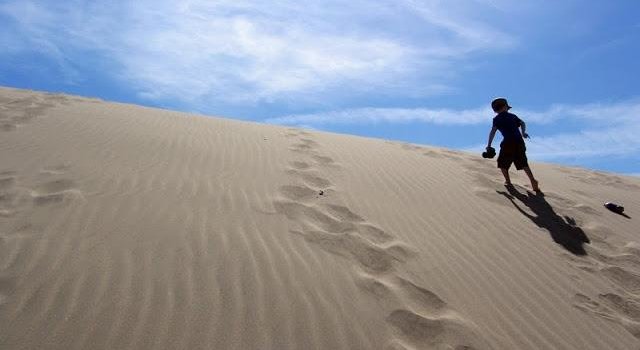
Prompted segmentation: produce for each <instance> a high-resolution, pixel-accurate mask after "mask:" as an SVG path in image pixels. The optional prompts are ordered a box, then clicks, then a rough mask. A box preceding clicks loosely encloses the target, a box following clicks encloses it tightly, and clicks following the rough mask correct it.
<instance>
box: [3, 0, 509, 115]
mask: <svg viewBox="0 0 640 350" xmlns="http://www.w3.org/2000/svg"><path fill="white" fill-rule="evenodd" d="M454 5H455V6H457V7H460V8H462V2H460V1H454V2H452V3H451V4H441V3H440V2H417V1H409V0H407V1H400V2H396V1H391V0H388V1H363V0H354V1H350V2H344V1H337V0H327V1H320V0H316V1H306V2H299V1H293V0H283V1H277V2H255V1H242V0H235V1H231V0H219V1H213V2H212V1H204V0H190V1H187V0H183V1H162V0H161V1H150V0H141V1H136V2H128V1H114V2H111V3H110V4H109V5H108V6H107V5H100V4H96V3H92V2H86V1H81V0H70V1H65V2H53V1H35V0H9V1H6V2H4V4H2V5H0V14H3V15H4V16H5V17H7V18H10V19H12V20H13V21H14V22H15V23H16V28H15V33H14V34H15V36H14V38H13V39H10V38H4V39H2V40H3V43H5V44H7V45H6V46H5V47H9V45H8V44H9V43H10V44H11V47H13V48H15V47H17V46H20V44H22V47H21V48H22V50H30V49H33V47H34V43H35V44H37V45H36V47H39V48H40V50H41V51H42V52H47V53H49V54H50V55H51V56H53V57H54V58H55V59H57V60H59V61H60V62H67V63H68V64H70V65H72V64H73V62H75V61H77V60H86V59H87V55H86V52H91V53H93V54H95V55H97V57H98V58H100V59H102V60H106V61H112V62H113V63H114V65H113V69H114V70H116V71H117V73H116V74H117V75H118V76H119V77H120V78H121V79H122V80H123V81H124V82H126V83H128V84H130V85H131V86H133V87H135V88H137V89H138V90H139V91H140V94H141V96H145V97H147V98H175V99H179V100H183V101H198V100H200V101H202V100H207V101H209V100H213V101H222V102H226V103H234V102H242V103H246V102H251V101H273V100H286V99H290V98H292V96H296V97H300V96H306V95H314V94H315V95H322V96H323V97H326V96H331V95H334V96H338V95H340V94H341V92H344V91H349V92H350V93H354V94H357V93H366V92H371V91H376V92H383V93H389V94H394V93H400V92H401V91H402V93H403V94H407V93H408V94H414V95H420V94H431V93H433V92H434V91H443V90H444V91H446V90H447V86H446V85H447V81H446V79H444V78H443V76H444V73H443V72H446V71H447V69H446V68H447V67H450V65H451V64H453V63H454V62H458V63H459V62H460V61H461V60H462V59H464V58H465V57H467V55H469V54H472V53H474V52H478V51H481V50H483V49H485V48H487V47H490V46H491V47H493V48H495V46H496V44H495V43H497V42H498V43H502V44H504V45H509V43H511V42H513V38H510V37H509V36H508V35H507V34H505V33H503V32H501V31H499V30H497V29H495V28H493V27H491V26H490V25H489V24H488V23H486V22H483V21H482V20H480V19H476V18H474V16H472V13H473V12H474V11H473V10H474V9H475V10H477V11H475V12H476V13H477V12H480V11H479V10H480V9H482V8H486V7H489V6H491V5H488V4H486V3H483V2H476V3H467V4H466V6H465V7H464V9H465V11H452V10H451V6H454ZM78 51H82V52H83V53H84V54H82V55H79V54H77V52H78ZM5 53H6V52H5ZM418 80H419V81H420V82H421V84H419V85H420V87H417V86H418V84H414V83H415V82H416V81H418ZM443 86H444V88H443Z"/></svg>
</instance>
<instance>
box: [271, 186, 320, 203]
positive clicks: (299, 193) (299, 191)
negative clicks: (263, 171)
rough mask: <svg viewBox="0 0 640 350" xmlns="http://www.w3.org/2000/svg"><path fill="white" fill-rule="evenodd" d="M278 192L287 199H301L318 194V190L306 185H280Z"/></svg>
mask: <svg viewBox="0 0 640 350" xmlns="http://www.w3.org/2000/svg"><path fill="white" fill-rule="evenodd" d="M280 193H281V194H282V195H283V196H284V197H285V198H287V199H291V200H295V201H301V200H306V199H311V198H314V197H316V196H318V191H316V190H314V189H312V188H309V187H307V186H296V185H286V186H282V187H280Z"/></svg>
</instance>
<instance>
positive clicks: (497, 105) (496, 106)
mask: <svg viewBox="0 0 640 350" xmlns="http://www.w3.org/2000/svg"><path fill="white" fill-rule="evenodd" d="M503 107H507V110H509V109H511V106H509V103H508V102H507V99H506V98H504V97H498V98H496V99H494V100H493V101H491V108H493V111H494V112H498V111H499V110H501V109H502V108H503Z"/></svg>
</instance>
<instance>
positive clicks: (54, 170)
mask: <svg viewBox="0 0 640 350" xmlns="http://www.w3.org/2000/svg"><path fill="white" fill-rule="evenodd" d="M69 168H70V166H69V165H68V164H59V165H55V166H51V167H44V168H43V169H42V170H40V173H41V174H44V175H62V174H64V173H65V172H66V171H67V170H69Z"/></svg>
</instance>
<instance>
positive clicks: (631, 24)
mask: <svg viewBox="0 0 640 350" xmlns="http://www.w3.org/2000/svg"><path fill="white" fill-rule="evenodd" d="M639 13H640V2H638V1H637V0H615V1H593V0H566V1H542V0H539V1H534V0H517V1H516V0H466V1H463V0H448V1H435V0H430V1H417V0H377V1H373V0H371V1H364V0H350V1H334V0H322V1H320V0H317V1H316V0H309V1H293V0H279V1H243V0H235V1H230V0H217V1H216V0H209V1H203V0H182V1H180V0H176V1H164V0H154V1H150V0H139V1H120V0H113V1H79V0H68V1H32V0H15V1H14V0H0V23H2V27H3V30H2V31H1V32H0V44H1V45H0V59H1V60H2V65H0V85H4V86H11V87H18V88H27V89H36V90H46V91H57V92H65V93H71V94H78V95H83V96H92V97H99V98H102V99H105V100H111V101H120V102H128V103H136V104H143V105H148V106H155V107H162V108H170V109H177V110H182V111H188V112H198V113H203V114H209V115H218V116H225V117H231V118H237V119H243V120H253V121H260V122H268V123H277V124H286V125H295V126H305V127H311V128H315V129H318V130H326V131H332V132H340V133H350V134H357V135H363V136H372V137H380V138H386V139H394V140H402V141H407V142H413V143H420V144H428V145H436V146H444V147H450V148H457V149H465V150H474V151H477V152H480V151H481V150H482V148H483V146H484V144H485V143H486V138H487V134H488V131H489V127H490V124H491V118H492V116H493V113H492V112H491V110H490V108H489V102H490V101H491V99H492V98H494V97H496V96H505V97H507V98H508V99H509V101H510V103H511V105H512V106H513V107H514V108H513V110H512V112H514V113H516V114H518V115H519V116H520V117H521V118H522V119H524V120H525V121H527V125H528V130H529V133H530V135H531V136H532V140H531V141H530V142H529V144H528V146H527V147H528V150H529V157H530V158H531V159H534V160H539V161H548V162H554V163H560V164H569V165H578V166H583V167H588V168H593V169H600V170H607V171H614V172H619V173H626V174H640V156H639V154H640V138H639V137H638V135H640V123H639V122H638V120H639V118H640V88H639V86H640V84H638V78H639V77H640V65H639V64H638V63H637V62H638V60H639V58H640V45H639V44H638V43H640V16H638V14H639Z"/></svg>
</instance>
